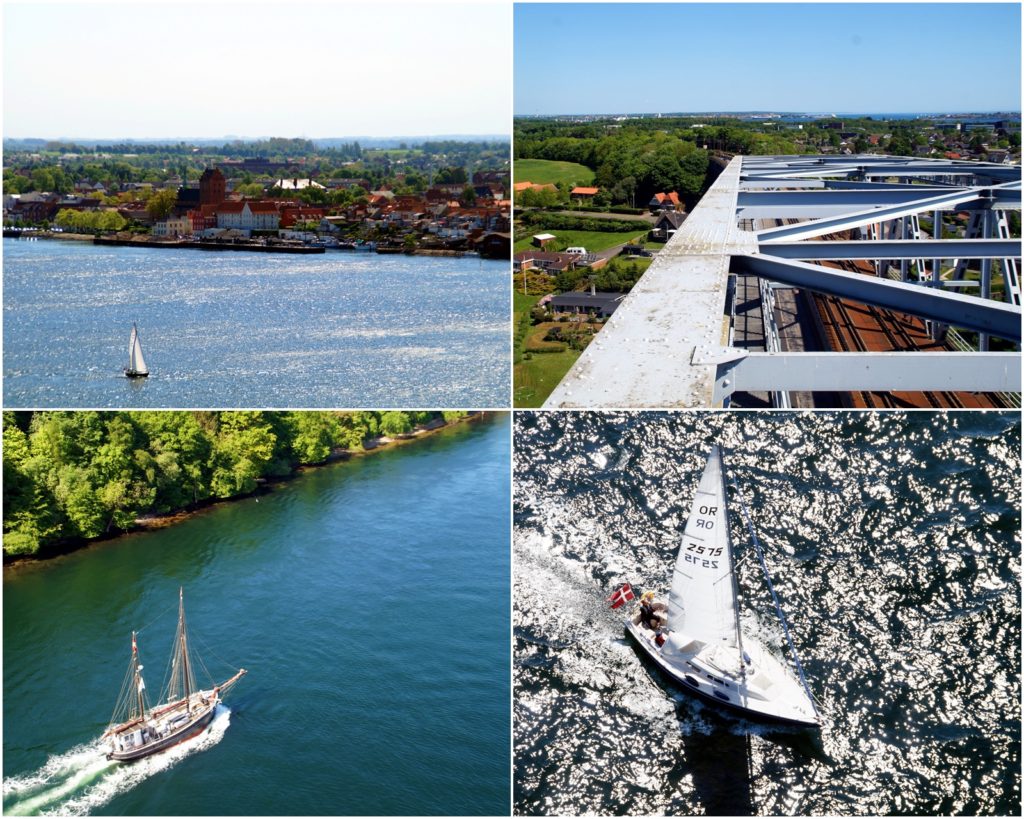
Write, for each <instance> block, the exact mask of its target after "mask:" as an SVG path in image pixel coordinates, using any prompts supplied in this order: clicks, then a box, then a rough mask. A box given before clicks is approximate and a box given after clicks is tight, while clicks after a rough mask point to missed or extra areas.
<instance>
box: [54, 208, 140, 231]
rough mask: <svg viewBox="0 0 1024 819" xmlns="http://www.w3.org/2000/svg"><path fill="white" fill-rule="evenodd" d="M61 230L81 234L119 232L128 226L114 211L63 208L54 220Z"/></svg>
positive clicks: (126, 221)
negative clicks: (107, 231) (105, 231)
mask: <svg viewBox="0 0 1024 819" xmlns="http://www.w3.org/2000/svg"><path fill="white" fill-rule="evenodd" d="M54 221H55V222H56V224H57V227H59V228H61V229H62V230H74V231H78V232H81V233H91V232H93V231H104V230H121V229H122V228H123V227H124V226H125V225H127V224H128V220H127V219H125V218H124V217H123V216H122V215H121V214H120V213H118V212H117V211H116V210H71V209H70V208H63V209H61V211H60V212H59V213H58V214H57V218H56V219H55V220H54Z"/></svg>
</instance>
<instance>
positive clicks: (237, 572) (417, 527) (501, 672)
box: [3, 415, 511, 816]
mask: <svg viewBox="0 0 1024 819" xmlns="http://www.w3.org/2000/svg"><path fill="white" fill-rule="evenodd" d="M510 426H511V422H510V420H509V418H508V416H507V415H499V416H497V417H492V418H485V419H480V420H479V421H475V422H472V423H465V424H459V425H458V426H456V427H453V428H452V429H448V430H442V431H440V432H438V433H436V434H435V435H432V436H430V437H429V438H427V439H425V440H420V441H416V442H413V443H410V444H409V445H408V446H403V447H398V448H395V449H394V450H391V451H384V452H378V453H375V454H373V455H371V456H368V457H366V458H355V459H352V460H351V461H348V462H345V463H339V464H335V465H333V466H326V467H323V468H320V469H316V470H311V471H309V472H306V473H305V474H303V475H301V476H299V477H297V478H296V479H295V480H292V481H289V482H287V483H285V484H282V485H279V486H278V487H276V488H275V490H274V491H273V492H271V493H269V494H264V495H263V496H261V497H259V498H249V499H246V500H240V501H237V502H233V503H227V504H223V505H220V506H216V507H212V508H210V509H208V510H205V511H204V512H203V513H201V514H198V515H195V516H194V517H192V518H190V519H188V520H186V521H183V522H181V523H177V524H175V525H174V526H170V527H167V528H164V529H159V530H155V531H151V532H143V533H139V534H135V535H130V536H127V537H124V538H118V539H117V540H113V541H110V542H107V543H100V544H96V545H95V546H93V547H91V548H88V549H83V550H80V551H77V552H74V553H72V554H69V555H66V556H64V557H60V558H55V559H53V560H50V561H46V562H43V563H39V564H35V565H27V566H21V567H7V568H6V569H5V572H4V579H3V811H4V814H5V815H18V814H39V813H52V814H57V815H68V814H87V813H88V814H106V815H114V816H210V815H212V816H221V815H240V816H246V815H249V816H255V815H276V816H308V815H327V816H332V815H342V816H346V815H348V816H374V815H399V816H419V815H424V814H429V815H442V816H446V815H454V816H461V815H469V814H482V815H485V816H494V815H497V816H500V815H504V814H506V813H507V812H508V810H509V770H510V758H509V748H510V736H509V699H510V686H509V679H510V674H509V637H508V635H509V628H510V619H509V610H510V600H509V585H510V583H509V581H510V576H509V494H510V487H509V478H510V476H509V445H510ZM180 587H184V594H185V605H186V607H187V610H188V621H189V630H190V638H191V645H192V646H193V648H194V650H195V654H196V657H197V658H198V661H197V664H196V666H195V670H196V672H197V676H198V677H199V678H200V680H202V682H203V683H204V684H205V685H210V684H212V681H217V682H219V681H221V680H224V679H226V678H227V677H228V676H230V675H231V674H232V673H234V671H235V670H236V669H237V668H239V667H245V668H247V669H248V672H249V673H248V674H247V675H246V676H245V677H244V678H243V679H242V680H241V681H240V682H239V683H238V685H237V686H236V687H234V688H233V689H232V690H231V691H230V692H229V694H228V695H227V696H226V697H225V703H224V708H223V709H221V711H220V713H219V714H218V715H217V716H216V717H215V719H214V723H213V725H212V726H211V728H210V729H209V731H207V732H205V733H203V734H201V735H200V736H199V737H197V738H196V739H195V740H192V741H189V742H186V743H184V744H182V745H179V746H177V747H176V748H175V749H174V750H172V751H167V752H164V753H160V754H155V755H153V756H151V757H147V758H146V759H145V760H143V761H141V762H139V763H132V764H130V765H120V764H116V763H111V762H108V761H107V759H106V757H105V754H104V751H103V749H102V747H101V744H100V742H99V741H98V739H99V737H100V735H101V734H102V733H103V731H104V729H105V727H106V725H107V721H108V720H109V718H110V716H111V712H112V711H113V708H114V703H115V700H116V699H117V695H118V691H119V690H120V685H121V682H122V680H123V678H124V672H125V670H126V666H127V662H128V657H129V651H130V643H129V639H130V635H131V633H132V632H133V631H136V630H137V631H138V632H139V651H140V652H141V656H142V657H143V658H144V660H145V664H146V669H147V670H146V675H147V676H146V679H147V684H148V685H149V691H150V694H151V696H152V697H153V698H154V699H156V698H157V692H159V691H160V690H161V688H162V686H161V680H162V679H165V678H166V669H167V658H168V657H169V655H170V650H171V641H172V640H173V636H174V627H175V607H176V601H177V596H178V589H179V588H180ZM205 669H209V676H207V674H206V673H205Z"/></svg>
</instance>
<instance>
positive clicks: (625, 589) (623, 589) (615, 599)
mask: <svg viewBox="0 0 1024 819" xmlns="http://www.w3.org/2000/svg"><path fill="white" fill-rule="evenodd" d="M635 599H636V595H634V594H633V587H632V586H630V585H629V583H623V584H622V585H621V586H619V588H617V589H616V590H615V592H614V594H612V596H611V597H609V598H608V602H609V603H611V604H612V608H613V609H617V608H619V607H620V606H623V605H625V604H626V602H627V601H629V600H635Z"/></svg>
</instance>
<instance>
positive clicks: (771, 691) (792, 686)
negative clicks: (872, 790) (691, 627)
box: [626, 615, 821, 726]
mask: <svg viewBox="0 0 1024 819" xmlns="http://www.w3.org/2000/svg"><path fill="white" fill-rule="evenodd" d="M634 621H635V622H634ZM626 630H627V631H628V632H629V633H630V634H631V635H632V636H633V639H634V640H635V641H636V643H637V645H638V646H640V648H641V649H642V650H643V651H644V653H645V654H647V655H648V656H649V657H650V658H651V660H652V661H653V662H654V663H655V665H657V666H658V667H659V668H660V669H661V670H662V671H663V672H664V673H665V674H667V675H668V676H669V677H671V678H672V679H673V680H674V681H675V682H677V683H678V684H679V685H681V686H682V687H683V688H684V689H685V690H688V691H690V692H692V693H695V694H698V695H700V696H702V697H704V698H705V699H707V700H710V701H711V702H714V703H716V704H718V705H723V706H726V707H729V708H732V709H734V710H736V711H739V712H741V713H743V714H744V715H745V716H749V717H753V718H758V719H764V720H772V721H778V722H785V723H790V724H794V725H803V726H818V725H820V724H821V723H820V720H819V719H818V716H817V714H816V713H815V710H814V706H813V704H812V703H811V701H810V699H809V698H808V696H807V693H806V692H805V691H804V689H803V687H802V686H801V685H800V682H799V681H798V680H797V679H796V678H795V677H794V676H793V675H792V674H791V673H790V672H789V670H788V669H787V668H786V667H785V666H784V665H782V663H780V662H779V661H778V660H777V659H776V658H775V656H774V655H772V654H771V653H770V652H769V651H767V650H766V649H764V647H763V646H761V645H760V643H758V642H756V641H755V640H753V639H752V638H750V637H747V636H744V642H743V648H744V650H745V653H746V655H747V657H748V658H749V661H748V662H747V663H746V664H745V668H742V669H741V667H740V658H739V651H738V650H737V649H736V648H734V647H729V646H725V645H723V646H716V645H712V644H707V643H702V642H701V641H699V640H694V639H692V638H690V637H688V636H687V635H685V634H680V633H678V632H672V631H668V630H664V631H662V634H663V635H664V636H665V641H664V643H663V644H662V645H660V646H659V645H658V642H657V640H656V638H655V633H654V632H653V631H651V630H650V629H649V628H647V627H646V626H643V625H641V624H640V623H639V615H634V617H633V619H631V620H627V621H626Z"/></svg>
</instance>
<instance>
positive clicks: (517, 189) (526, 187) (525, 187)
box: [512, 182, 558, 193]
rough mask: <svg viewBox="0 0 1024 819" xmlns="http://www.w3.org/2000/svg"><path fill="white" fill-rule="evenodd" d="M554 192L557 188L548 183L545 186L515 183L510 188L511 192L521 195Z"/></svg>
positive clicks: (533, 183) (534, 183) (532, 183)
mask: <svg viewBox="0 0 1024 819" xmlns="http://www.w3.org/2000/svg"><path fill="white" fill-rule="evenodd" d="M556 190H558V188H556V187H555V186H554V185H552V184H551V183H550V182H548V183H547V184H544V185H538V184H537V183H536V182H516V183H515V184H514V185H513V186H512V192H513V193H522V192H523V191H556Z"/></svg>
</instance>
